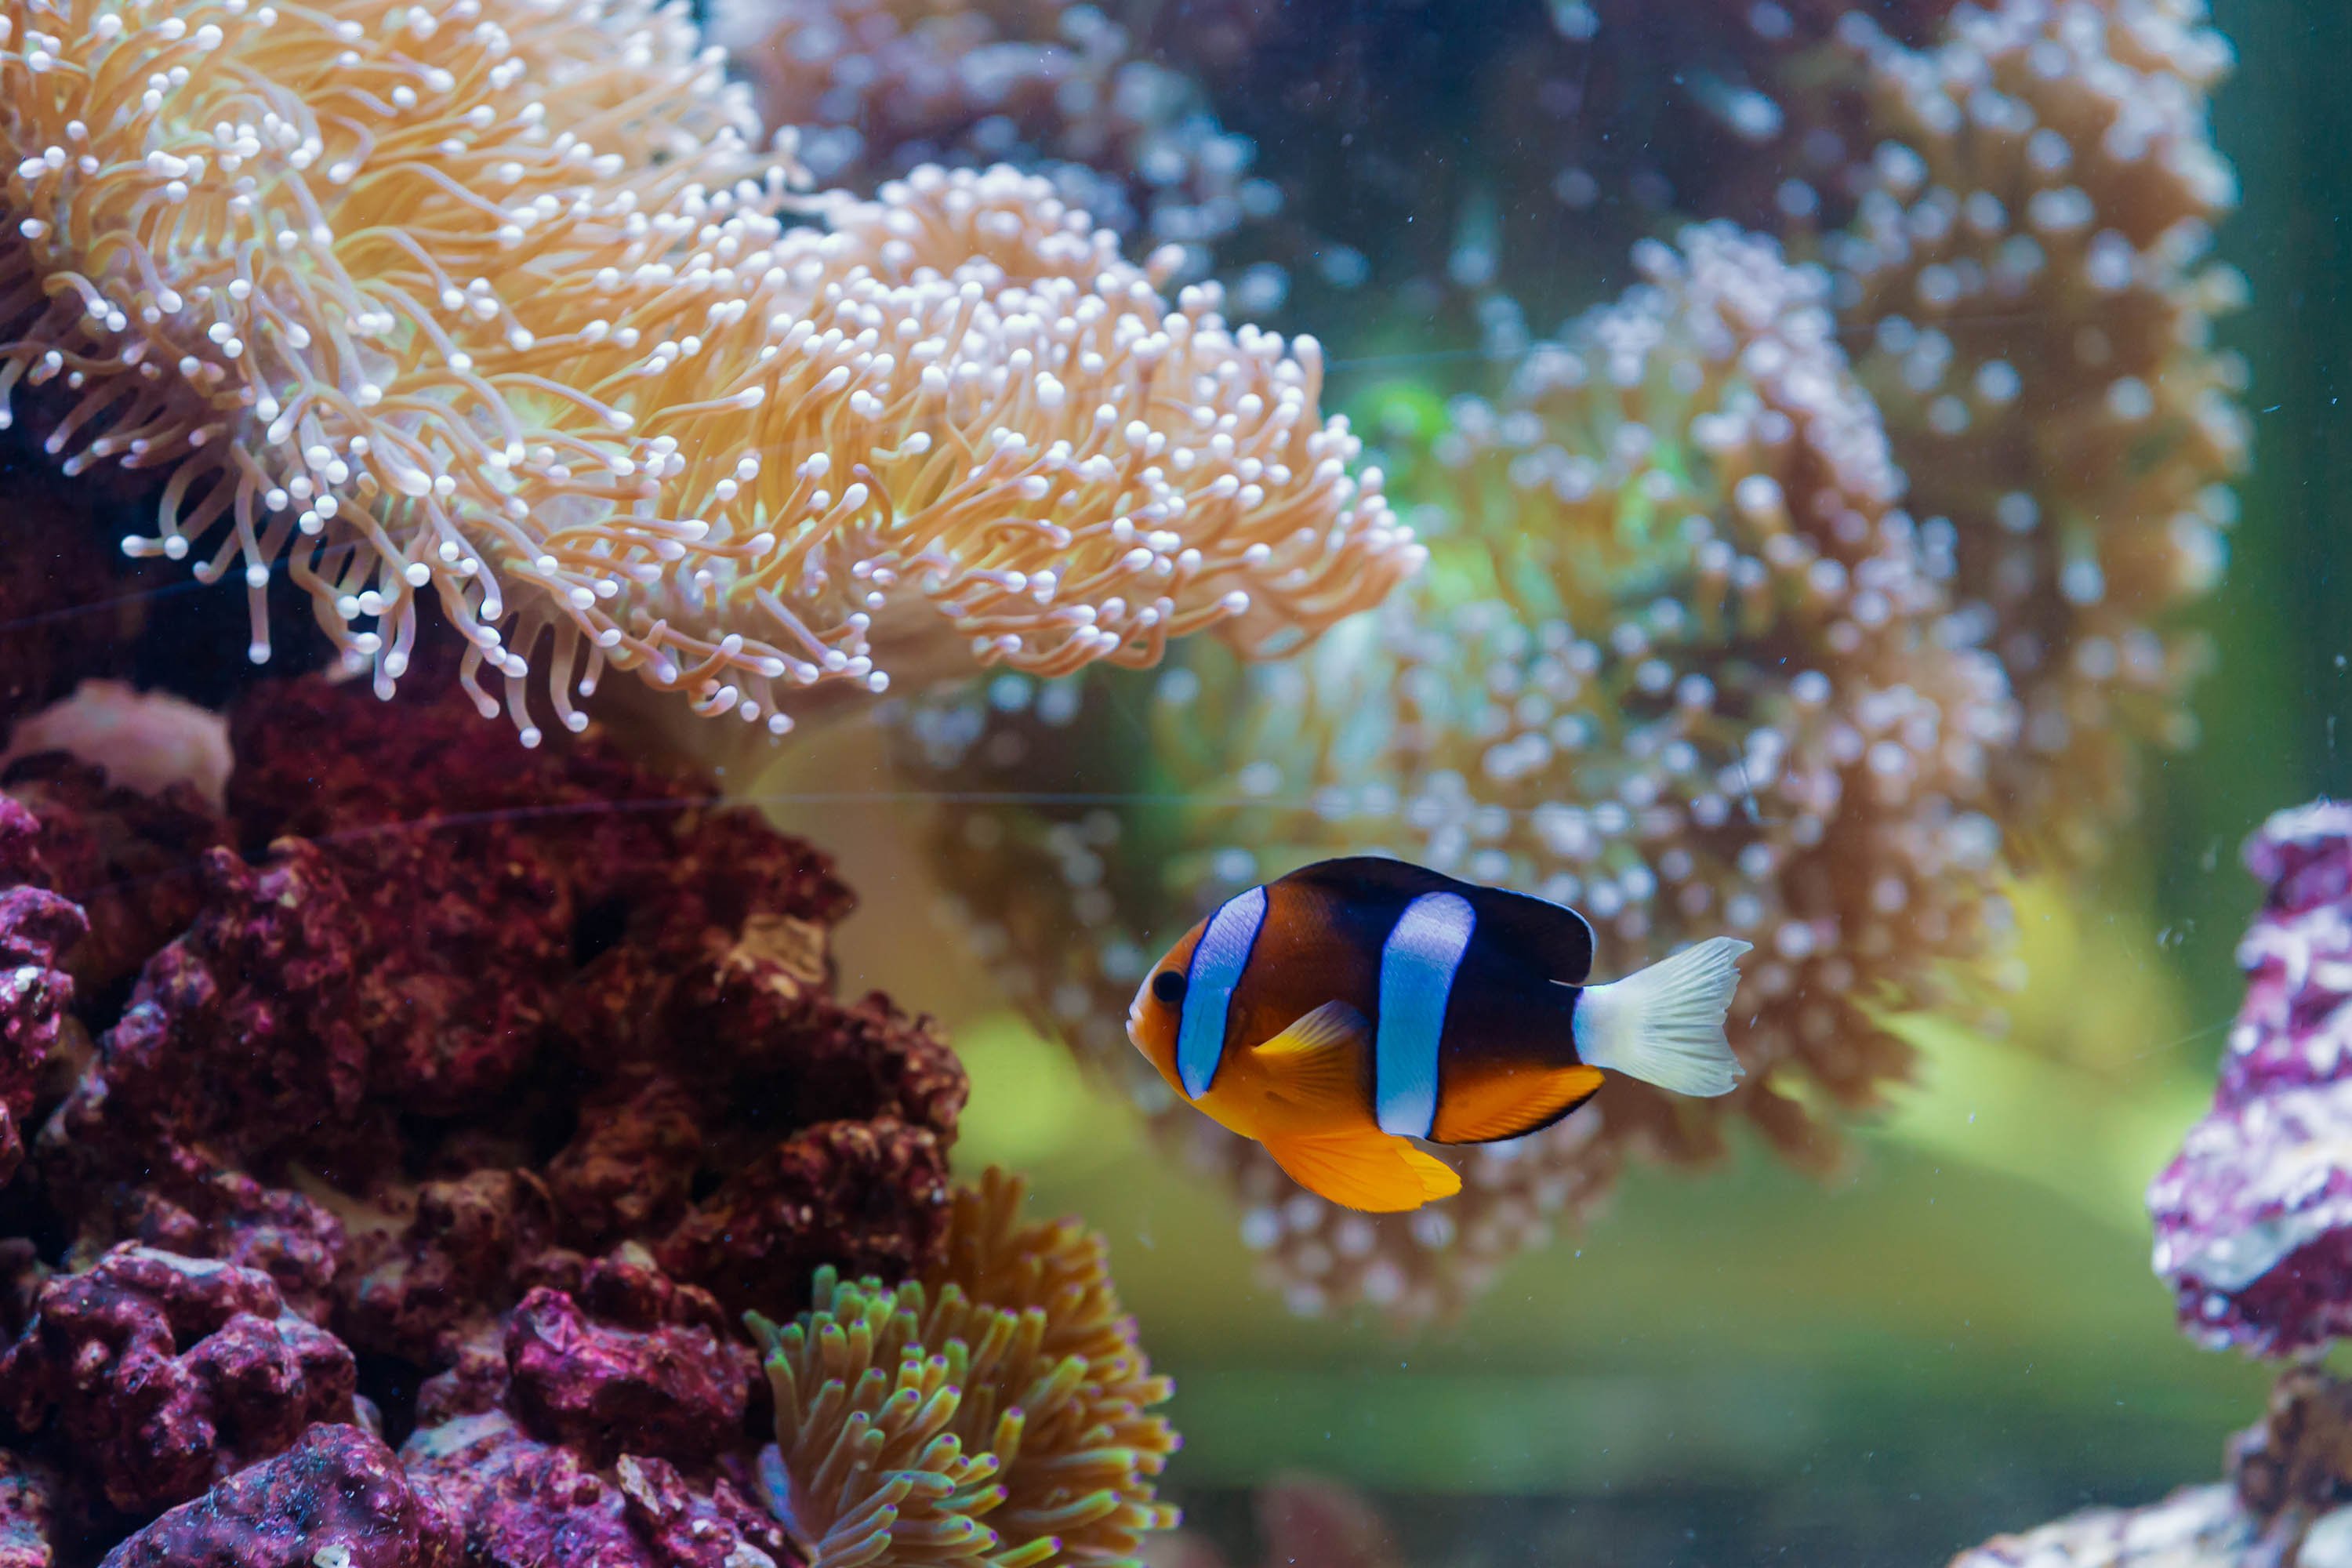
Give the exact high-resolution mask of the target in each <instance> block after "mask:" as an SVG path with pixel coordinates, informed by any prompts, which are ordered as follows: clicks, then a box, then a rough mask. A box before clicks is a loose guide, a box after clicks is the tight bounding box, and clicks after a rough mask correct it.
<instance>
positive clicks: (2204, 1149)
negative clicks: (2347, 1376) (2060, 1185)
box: [2147, 801, 2352, 1355]
mask: <svg viewBox="0 0 2352 1568" xmlns="http://www.w3.org/2000/svg"><path fill="white" fill-rule="evenodd" d="M2245 861H2246V865H2247V867H2248V868H2249V869H2251V870H2252V871H2253V872H2254V874H2255V875H2256V876H2258V877H2261V878H2262V879H2263V880H2264V881H2265V882H2266V883H2267V884H2268V887H2269V892H2268V895H2267V897H2266V898H2265V900H2264V902H2263V910H2262V911H2261V913H2260V914H2258V915H2257V916H2256V917H2255V920H2254V923H2253V925H2252V929H2250V930H2249V931H2247V933H2246V937H2245V940H2244V941H2243V942H2241V943H2240V944H2239V949H2238V958H2239V963H2240V964H2241V966H2242V967H2243V968H2244V970H2245V971H2246V975H2247V985H2246V1002H2245V1005H2244V1006H2243V1007H2242V1009H2241V1010H2240V1012H2239V1015H2238V1020H2237V1024H2236V1026H2235V1027H2234V1028H2232V1029H2231V1033H2230V1043H2229V1049H2228V1052H2227V1054H2226V1055H2225V1057H2224V1058H2223V1060H2222V1064H2221V1086H2220V1089H2219V1090H2218V1091H2217V1093H2216V1095H2215V1097H2214V1106H2213V1110H2212V1112H2211V1114H2210V1115H2208V1116H2207V1117H2206V1118H2205V1120H2204V1121H2200V1122H2199V1123H2198V1124H2197V1126H2196V1127H2194V1128H2193V1129H2191V1130H2190V1131H2189V1136H2188V1139H2187V1140H2186V1141H2185V1142H2184V1143H2183V1144H2182V1146H2181V1151H2180V1153H2179V1156H2178V1157H2176V1158H2175V1159H2174V1160H2173V1162H2172V1163H2170V1164H2169V1165H2168V1166H2167V1167H2166V1168H2165V1170H2164V1171H2163V1173H2161V1174H2160V1175H2158V1177H2157V1179H2156V1181H2155V1182H2154V1183H2153V1184H2151V1185H2150V1186H2149V1188H2148V1198H2147V1202H2148V1210H2149V1213H2150V1215H2151V1216H2152V1217H2153V1218H2154V1220H2155V1223H2156V1251H2155V1267H2156V1271H2157V1273H2158V1275H2159V1276H2161V1277H2162V1278H2163V1279H2165V1280H2166V1282H2167V1283H2168V1284H2169V1285H2171V1286H2172V1288H2173V1290H2174V1292H2175V1294H2176V1296H2177V1298H2178V1300H2179V1312H2180V1321H2181V1325H2182V1327H2183V1328H2184V1329H2185V1330H2187V1331H2189V1332H2190V1333H2191V1334H2193V1335H2195V1336H2196V1337H2197V1338H2198V1339H2199V1340H2200V1341H2201V1342H2204V1343H2207V1344H2209V1345H2212V1346H2216V1347H2219V1346H2223V1345H2235V1346H2238V1347H2239V1348H2241V1349H2242V1350H2245V1351H2247V1352H2251V1353H2254V1354H2260V1355H2284V1354H2287V1353H2290V1352H2295V1351H2299V1350H2304V1349H2308V1348H2313V1347H2316V1346H2320V1345H2324V1344H2326V1342H2328V1341H2330V1340H2332V1339H2335V1338H2336V1337H2338V1336H2340V1335H2342V1334H2345V1333H2347V1332H2352V1159H2347V1153H2346V1151H2347V1150H2352V1072H2347V1063H2352V1009H2347V1007H2346V1003H2347V1001H2352V806H2347V805H2339V804H2336V803H2334V802H2329V801H2321V802H2318V803H2316V804H2315V805H2308V806H2305V807H2301V808H2299V809H2297V810H2294V811H2285V812H2281V813H2279V814H2278V815H2277V816H2273V817H2272V818H2271V819H2270V821H2269V822H2267V823H2266V824H2264V825H2263V828H2262V830H2261V831H2260V832H2259V833H2257V834H2255V835H2254V837H2253V838H2252V840H2250V841H2249V843H2248V845H2247V847H2246V852H2245Z"/></svg>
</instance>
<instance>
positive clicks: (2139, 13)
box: [1827, 0, 2251, 861]
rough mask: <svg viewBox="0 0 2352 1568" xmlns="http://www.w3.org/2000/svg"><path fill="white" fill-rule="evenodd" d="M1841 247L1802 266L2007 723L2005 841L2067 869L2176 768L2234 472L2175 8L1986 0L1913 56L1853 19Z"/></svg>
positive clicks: (2195, 115) (2183, 28)
mask: <svg viewBox="0 0 2352 1568" xmlns="http://www.w3.org/2000/svg"><path fill="white" fill-rule="evenodd" d="M1839 37H1840V38H1841V40H1842V41H1843V47H1844V48H1845V49H1847V50H1848V51H1850V52H1851V55H1852V57H1853V59H1852V66H1853V71H1854V72H1858V73H1859V74H1860V75H1861V76H1862V78H1863V79H1864V80H1865V81H1866V83H1867V87H1866V89H1864V98H1865V99H1866V100H1867V104H1868V111H1867V113H1866V115H1865V116H1864V129H1863V131H1862V132H1860V137H1861V142H1860V151H1861V153H1864V154H1865V155H1866V156H1864V158H1863V159H1862V160H1861V161H1859V162H1858V163H1856V165H1855V166H1854V167H1853V170H1852V172H1851V174H1850V175H1849V176H1848V180H1847V184H1848V186H1849V188H1850V189H1851V191H1852V193H1853V195H1854V197H1855V198H1856V204H1857V205H1856V209H1855V216H1854V220H1853V224H1852V226H1850V227H1849V228H1848V229H1847V230H1846V231H1845V232H1844V233H1843V234H1840V235H1837V236H1834V237H1832V238H1831V239H1830V240H1829V241H1828V242H1827V254H1828V256H1829V258H1830V259H1831V260H1832V262H1833V263H1834V264H1835V266H1836V267H1837V268H1838V269H1839V272H1840V275H1841V276H1840V282H1839V288H1840V291H1841V300H1840V314H1841V316H1842V318H1843V320H1844V321H1846V322H1847V323H1849V328H1850V341H1852V342H1855V343H1856V344H1858V345H1866V346H1864V347H1858V349H1857V361H1858V363H1857V369H1858V371H1859V374H1861V376H1862V378H1863V380H1864V384H1866V385H1868V386H1869V388H1870V390H1871V392H1872V394H1873V395H1874V396H1875V397H1876V398H1877V399H1878V401H1879V404H1880V405H1881V407H1882V408H1883V409H1884V410H1885V417H1886V424H1887V429H1888V433H1889V436H1890V437H1891V438H1892V440H1893V442H1894V447H1895V457H1896V459H1897V460H1898V461H1899V462H1900V463H1901V464H1902V466H1903V468H1904V469H1905V471H1906V473H1907V474H1908V476H1909V478H1910V482H1911V488H1910V505H1911V508H1912V510H1913V511H1914V512H1915V513H1916V515H1917V516H1918V517H1920V518H1921V519H1922V520H1923V521H1929V520H1936V519H1948V520H1949V521H1950V523H1951V524H1952V526H1953V529H1954V535H1953V537H1954V542H1955V558H1956V563H1957V581H1956V587H1957V590H1958V595H1959V597H1960V598H1961V600H1962V601H1963V602H1964V604H1965V605H1967V613H1968V614H1969V616H1971V617H1972V618H1973V619H1975V621H1976V622H1977V623H1978V626H1977V629H1978V630H1979V632H1980V633H1981V635H1982V636H1983V637H1984V640H1985V642H1986V643H1987V645H1988V646H1989V647H1992V648H1993V649H1994V650H1995V651H1996V652H1997V653H1998V654H1999V655H2000V658H2001V659H2002V661H2003V663H2004V664H2005V665H2007V667H2008V668H2009V670H2010V674H2011V680H2012V681H2013V682H2014V684H2015V686H2016V689H2017V692H2018V696H2019V699H2020V700H2021V703H2022V704H2023V707H2024V712H2025V721H2024V727H2023V731H2022V741H2023V744H2022V745H2021V746H2020V747H2018V748H2016V749H2014V750H2013V751H2012V752H2009V753H2007V754H2005V755H2004V756H2003V757H2001V758H2000V759H1999V760H1998V761H1999V764H2000V765H1999V769H1998V773H1997V777H1998V779H1999V783H2000V788H1999V791H1998V797H1999V799H2000V803H2001V808H2002V812H2003V816H2004V818H2005V820H2006V821H2007V823H2008V824H2009V826H2011V830H2012V833H2013V834H2016V835H2021V837H2022V838H2023V839H2024V841H2025V842H2026V843H2027V844H2028V845H2029V846H2032V847H2041V848H2042V849H2044V850H2045V851H2053V852H2055V853H2057V854H2059V855H2060V856H2062V857H2063V858H2066V859H2069V860H2074V861H2081V860H2084V859H2087V858H2092V857H2093V856H2095V853H2096V850H2097V846H2098V845H2099V843H2100V842H2101V841H2102V840H2103V839H2104V838H2105V836H2106V834H2107V832H2108V831H2109V830H2110V829H2111V827H2112V825H2113V824H2114V823H2116V821H2119V820H2123V819H2125V818H2126V817H2127V816H2128V815H2129V812H2130V810H2131V808H2132V805H2133V803H2134V795H2135V790H2134V776H2135V775H2134V771H2133V770H2134V763H2135V752H2134V750H2133V747H2132V742H2134V741H2142V740H2149V739H2154V740H2158V741H2164V742H2171V743H2176V744H2177V743H2179V742H2184V741H2185V740H2186V739H2187V738H2188V737H2189V734H2190V733H2191V732H2192V731H2191V730H2190V728H2189V717H2188V715H2187V713H2186V711H2185V710H2184V708H2183V707H2182V704H2181V696H2182V693H2183V690H2184V689H2185V687H2186V684H2187V682H2188V680H2189V677H2190V676H2191V675H2193V674H2194V673H2195V672H2196V670H2197V669H2198V668H2199V667H2200V663H2201V661H2202V657H2203V656H2202V653H2201V650H2200V646H2199V645H2198V644H2197V643H2196V642H2195V641H2194V640H2193V639H2189V638H2185V637H2180V636H2179V635H2177V634H2175V633H2173V632H2172V631H2170V630H2169V629H2168V612H2170V611H2173V610H2176V609H2177V608H2178V607H2179V606H2180V605H2183V604H2185V603H2188V602H2189V601H2191V600H2193V599H2195V598H2197V597H2198V596H2200V595H2203V594H2204V593H2205V592H2207V591H2208V590H2209V589H2210V587H2211V586H2212V585H2213V584H2214V583H2215V582H2216V581H2217V579H2218V578H2219V576H2220V574H2221V564H2222V562H2223V559H2224V557H2225V553H2226V542H2225V540H2224V538H2223V531H2224V530H2225V529H2226V528H2227V526H2228V525H2229V524H2230V523H2231V521H2233V520H2234V519H2235V516H2236V503H2235V501H2234V500H2233V498H2232V497H2231V493H2230V492H2229V490H2228V489H2226V482H2227V481H2228V480H2229V479H2231V478H2232V477H2233V476H2234V475H2235V474H2237V473H2238V471H2239V470H2241V469H2242V468H2243V467H2244V465H2245V462H2246V458H2247V447H2248V442H2249V439H2250V435H2251V427H2250V425H2249V422H2248V420H2247V417H2246V415H2245V413H2244V411H2243V410H2242V408H2241V407H2240V406H2239V405H2238V401H2237V398H2238V395H2239V394H2240V393H2241V392H2242V390H2243V388H2244V384H2245V377H2246V369H2245V366H2244V365H2243V363H2242V362H2241V361H2240V360H2239V359H2238V358H2237V356H2236V355H2234V354H2232V353H2226V352H2223V351H2221V350H2220V349H2218V348H2217V347H2216V346H2215V345H2214V342H2213V341H2212V340H2213V333H2214V324H2215V321H2216V320H2217V319H2218V318H2220V317H2221V316H2222V315H2224V314H2226V313H2228V312H2229V311H2231V310H2234V309H2235V308H2236V307H2237V306H2238V305H2239V304H2240V303H2242V297H2243V291H2244V287H2245V285H2244V280H2243V279H2242V278H2241V277H2240V276H2239V275H2238V274H2237V273H2236V272H2235V271H2234V270H2233V269H2231V268H2229V267H2227V266H2225V265H2219V264H2216V263H2214V262H2213V261H2212V260H2211V259H2210V254H2209V253H2210V247H2211V240H2212V230H2213V226H2214V225H2215V224H2216V223H2217V222H2218V221H2219V220H2220V219H2221V216H2223V215H2224V214H2225V213H2226V212H2227V210H2228V209H2229V208H2230V207H2231V205H2233V203H2234V200H2235V195H2236V184H2235V180H2234V178H2233V176H2232V175H2231V171H2230V167H2229V165H2228V163H2226V162H2225V161H2224V160H2223V159H2222V158H2221V155H2220V153H2217V152H2216V151H2215V150H2214V147H2213V144H2212V139H2211V135H2210V131H2209V130H2208V128H2207V123H2206V107H2207V102H2208V100H2209V98H2210V94H2211V93H2212V91H2213V89H2214V88H2215V86H2216V84H2217V83H2218V82H2219V81H2220V79H2221V77H2222V76H2223V74H2224V73H2225V72H2226V71H2227V69H2228V68H2229V66H2230V64H2231V51H2230V47H2229V45H2228V43H2227V42H2226V41H2225V40H2224V39H2223V38H2222V37H2221V36H2220V35H2219V34H2217V33H2215V32H2213V31H2212V30H2211V29H2210V28H2209V27H2207V26H2204V25H2203V6H2202V5H2201V4H2200V3H2199V0H2084V3H2082V4H2069V5H2053V4H2048V3H2046V0H2002V3H2001V4H1999V5H1990V6H1988V7H1986V8H1984V9H1982V10H1976V9H1973V8H1970V9H1966V10H1964V11H1963V12H1961V13H1960V14H1958V15H1957V16H1955V18H1954V19H1953V21H1952V22H1951V24H1950V26H1948V27H1947V28H1946V29H1945V31H1944V33H1943V35H1942V37H1940V39H1939V40H1938V41H1937V43H1936V44H1935V45H1934V46H1933V47H1929V48H1927V49H1924V50H1915V49H1911V48H1906V47H1903V46H1901V45H1899V44H1896V43H1895V42H1893V41H1892V40H1890V39H1888V38H1887V37H1885V35H1884V34H1883V33H1881V32H1879V31H1878V29H1877V28H1875V27H1874V26H1872V25H1870V24H1869V23H1868V22H1866V21H1865V20H1864V19H1863V18H1862V17H1861V16H1856V17H1855V18H1853V20H1852V21H1850V22H1849V23H1847V24H1846V25H1845V26H1843V27H1842V28H1841V29H1840V32H1839Z"/></svg>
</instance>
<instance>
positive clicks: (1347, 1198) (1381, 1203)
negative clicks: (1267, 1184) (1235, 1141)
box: [1265, 1128, 1462, 1214]
mask: <svg viewBox="0 0 2352 1568" xmlns="http://www.w3.org/2000/svg"><path fill="white" fill-rule="evenodd" d="M1265 1152H1267V1153H1269V1154H1271V1155H1273V1156H1274V1163H1276V1164H1277V1165H1280V1166H1281V1167H1282V1169H1283V1171H1284V1173H1286V1174H1287V1175H1288V1176H1289V1177H1290V1179H1291V1180H1292V1181H1294V1182H1297V1184H1299V1185H1300V1186H1302V1187H1305V1188H1306V1189H1307V1191H1308V1192H1310V1193H1314V1194H1317V1195H1318V1196H1319V1197H1325V1198H1328V1199H1329V1200H1330V1201H1331V1202H1333V1203H1335V1204H1338V1205H1340V1206H1341V1207H1343V1208H1351V1209H1362V1210H1364V1211H1365V1212H1367V1213H1369V1214H1396V1213H1400V1212H1402V1210H1405V1209H1417V1208H1419V1207H1421V1205H1423V1204H1425V1203H1428V1202H1430V1201H1431V1200H1432V1199H1433V1198H1450V1197H1452V1196H1453V1195H1454V1194H1456V1193H1458V1192H1460V1191H1461V1190H1462V1178H1461V1177H1460V1176H1457V1175H1455V1174H1454V1171H1453V1168H1452V1167H1451V1166H1449V1165H1447V1164H1446V1163H1444V1161H1442V1160H1433V1159H1432V1158H1430V1157H1429V1156H1428V1155H1427V1154H1424V1153H1423V1152H1421V1151H1420V1150H1418V1149H1416V1148H1414V1147H1413V1146H1412V1144H1410V1143H1408V1142H1405V1141H1404V1140H1403V1139H1402V1138H1397V1137H1392V1136H1391V1135H1390V1134H1388V1133H1386V1132H1375V1131H1371V1130H1370V1129H1369V1128H1368V1129H1366V1130H1365V1131H1361V1132H1341V1133H1335V1134H1330V1135H1328V1136H1324V1137H1319V1138H1268V1139H1266V1140H1265Z"/></svg>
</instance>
